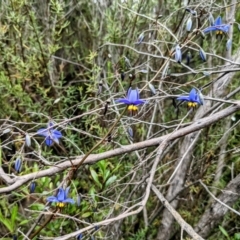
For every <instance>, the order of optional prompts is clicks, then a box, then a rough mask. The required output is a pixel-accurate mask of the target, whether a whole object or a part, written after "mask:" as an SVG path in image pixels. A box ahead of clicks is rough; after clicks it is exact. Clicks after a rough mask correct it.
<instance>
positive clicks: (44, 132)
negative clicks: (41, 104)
mask: <svg viewBox="0 0 240 240" xmlns="http://www.w3.org/2000/svg"><path fill="white" fill-rule="evenodd" d="M53 125H54V124H53V123H51V122H50V123H49V124H48V127H47V128H41V129H39V130H38V131H37V134H38V135H40V136H43V137H45V143H46V145H47V146H51V145H52V144H53V142H56V143H58V144H59V138H61V137H62V133H61V132H60V131H57V130H55V129H53V128H52V127H53Z"/></svg>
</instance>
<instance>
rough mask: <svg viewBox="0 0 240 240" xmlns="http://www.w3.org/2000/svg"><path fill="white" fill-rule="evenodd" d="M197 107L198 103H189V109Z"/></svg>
mask: <svg viewBox="0 0 240 240" xmlns="http://www.w3.org/2000/svg"><path fill="white" fill-rule="evenodd" d="M196 106H197V103H195V102H188V107H190V108H191V107H192V108H195V107H196Z"/></svg>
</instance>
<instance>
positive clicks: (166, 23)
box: [0, 0, 240, 240]
mask: <svg viewBox="0 0 240 240" xmlns="http://www.w3.org/2000/svg"><path fill="white" fill-rule="evenodd" d="M186 8H189V9H194V10H196V11H197V16H193V15H192V14H191V13H189V12H188V11H186V10H185V9H186ZM0 9H1V14H0V38H1V41H0V50H1V51H0V52H1V58H0V61H1V64H0V102H1V106H2V107H1V108H0V119H1V129H0V131H1V149H0V150H1V154H0V156H1V158H0V160H1V175H2V174H3V173H5V174H7V176H8V177H9V178H10V179H12V182H11V181H9V182H8V181H6V179H5V178H2V177H1V176H0V178H1V179H0V185H1V188H4V187H5V188H4V189H6V191H5V190H3V193H2V194H1V196H0V230H1V231H0V235H1V239H12V238H16V237H17V238H18V239H32V238H35V239H53V238H56V237H60V236H64V235H66V234H69V233H74V232H76V231H78V230H81V229H85V228H86V227H89V228H88V229H87V230H84V231H83V233H82V236H81V237H82V239H89V238H90V239H129V240H130V239H131V240H133V239H134V240H137V239H165V240H166V239H180V237H181V239H190V237H189V236H188V235H187V234H186V233H185V232H184V234H183V235H181V233H182V231H181V227H180V226H179V224H178V223H177V222H175V221H173V220H171V218H169V216H167V215H166V212H165V210H164V207H163V205H162V203H161V202H160V201H159V199H158V198H157V197H156V195H155V194H154V193H152V192H151V194H150V196H149V198H148V199H147V202H146V204H145V205H144V206H143V209H142V211H139V212H137V211H136V212H132V214H129V215H128V216H127V215H126V217H124V218H121V219H117V220H112V221H111V219H114V218H115V217H117V216H120V215H121V214H123V213H127V212H131V211H134V209H135V208H134V207H133V206H137V205H138V204H140V205H141V203H142V200H143V199H144V196H145V194H146V192H145V190H146V184H147V181H146V180H147V179H148V178H149V175H150V172H151V171H152V166H153V163H154V159H155V158H156V157H157V155H158V146H151V147H148V148H144V146H143V147H142V149H141V150H137V151H132V152H131V153H126V154H122V155H118V156H115V155H113V157H106V159H104V160H102V161H99V162H95V163H93V164H83V165H81V166H80V168H79V169H78V170H77V172H76V173H75V175H74V176H73V177H72V181H71V182H70V186H71V191H70V196H71V198H73V199H74V200H75V202H76V203H75V204H74V205H67V206H66V207H65V208H64V209H63V210H62V211H59V210H57V209H56V208H55V205H54V204H53V205H49V204H47V202H46V197H48V196H50V195H54V194H56V190H57V189H58V187H59V186H61V185H62V184H63V185H66V183H67V179H68V177H69V175H68V174H69V171H71V170H72V168H74V167H71V168H67V169H64V170H62V171H60V172H53V173H52V174H50V175H46V176H43V177H40V178H39V177H38V176H37V173H38V172H40V171H43V170H46V169H49V168H50V167H52V166H53V165H56V164H59V163H63V162H65V161H69V160H74V159H77V158H79V156H82V155H84V154H86V153H88V151H90V149H91V148H92V147H94V146H95V145H96V144H97V143H98V142H99V140H101V139H103V138H104V136H105V134H106V133H107V131H108V130H109V128H110V127H111V126H112V125H113V124H114V123H115V122H116V121H117V119H118V117H119V116H120V114H121V113H122V112H123V110H124V107H123V106H122V105H119V104H117V103H116V102H115V101H114V100H116V99H117V98H120V97H123V96H124V95H125V93H126V91H127V89H128V87H129V86H130V85H131V86H132V87H133V88H136V87H138V89H139V90H140V92H141V98H143V99H147V100H148V103H147V104H144V105H143V106H141V107H140V109H139V113H138V114H137V115H136V116H133V117H130V116H129V115H128V114H127V113H125V114H124V115H123V117H121V118H120V120H119V122H118V123H117V126H116V127H115V128H114V129H113V131H112V133H111V134H109V135H108V136H107V138H106V139H104V141H102V143H101V145H99V146H98V147H97V148H96V149H94V151H93V152H92V153H94V154H101V153H105V152H107V151H109V150H112V149H118V148H121V147H122V146H124V145H129V146H131V144H132V143H138V142H141V141H144V140H149V139H153V138H156V137H159V136H164V135H166V134H169V133H172V132H174V131H176V130H177V129H180V128H184V127H185V126H187V125H189V124H191V122H192V121H195V120H196V119H199V118H202V117H205V116H211V115H212V114H213V113H216V112H218V111H220V110H222V109H224V108H226V107H228V106H229V103H222V104H221V105H220V104H219V102H218V100H219V99H220V100H221V99H229V97H227V96H228V94H232V95H230V100H237V99H239V90H238V83H239V79H238V77H239V73H238V71H239V68H237V66H239V62H240V59H239V58H238V55H239V42H240V38H239V29H238V28H239V27H238V24H237V22H238V21H239V22H240V19H239V18H240V16H239V11H238V9H239V4H238V3H236V2H235V1H224V2H223V1H200V2H199V1H162V0H159V1H157V0H149V1H144V0H139V1H132V0H128V1H117V0H114V1H111V0H107V1H85V0H82V1H76V0H50V1H49V0H42V1H29V0H2V1H1V3H0ZM210 13H211V14H212V15H213V16H214V18H216V17H217V16H218V15H221V16H222V18H223V22H224V23H228V22H233V21H234V20H235V23H234V24H233V25H232V28H231V31H230V32H229V35H228V36H227V35H224V36H223V38H222V39H220V40H219V39H216V38H215V34H214V33H210V34H207V35H206V36H205V37H204V38H203V37H202V36H201V34H200V33H199V32H196V31H193V29H196V28H199V29H204V28H206V27H207V26H208V25H209V20H208V18H209V15H210ZM188 18H191V19H192V21H193V27H192V31H191V32H187V31H186V23H187V20H188ZM141 33H144V36H145V38H144V40H143V42H142V43H141V44H137V39H138V36H139V35H140V34H141ZM228 38H231V39H232V41H233V44H232V48H231V49H230V50H229V51H226V42H227V40H228ZM177 43H179V44H180V46H181V49H182V54H183V61H182V64H178V63H176V61H175V60H174V48H175V46H176V44H177ZM200 47H201V48H202V49H204V51H205V52H206V53H207V61H206V62H203V61H202V60H201V58H200V57H199V49H200ZM188 52H190V54H191V60H190V63H189V65H187V64H186V57H187V54H188ZM125 58H128V59H129V60H130V64H131V66H128V64H127V63H126V61H125ZM234 67H235V68H236V69H233V68H234ZM230 69H233V70H232V71H230ZM149 83H151V84H152V85H153V86H154V88H155V89H156V94H153V93H152V91H151V89H150V88H149ZM192 87H196V88H199V89H201V90H202V93H203V95H204V96H206V104H205V105H204V106H200V108H199V109H197V110H195V111H189V109H187V107H186V105H185V104H182V105H180V106H178V108H176V101H175V99H176V96H177V95H181V94H184V93H185V94H187V93H188V92H189V91H190V90H191V88H192ZM210 98H214V101H213V100H209V99H210ZM217 104H218V105H217ZM106 105H107V106H108V111H107V113H106V114H104V109H105V107H106ZM49 121H52V122H54V123H56V124H57V125H56V126H57V129H58V130H59V131H61V132H62V134H63V138H62V139H61V141H60V143H59V144H57V143H55V144H54V145H53V146H52V147H47V146H45V143H44V138H42V137H40V136H38V135H37V134H36V131H37V130H38V129H40V128H43V127H46V125H47V123H48V122H49ZM238 123H239V113H235V114H234V115H232V116H229V117H227V118H225V119H223V120H219V121H218V122H216V123H214V124H213V125H211V126H208V127H206V128H204V129H203V130H201V131H200V132H197V133H194V134H195V135H194V139H195V140H194V144H191V143H192V141H193V140H191V139H190V137H189V138H187V136H186V137H185V138H184V136H183V137H182V138H178V139H176V140H174V141H173V142H171V143H169V145H168V147H167V148H166V150H165V151H164V153H163V155H162V156H161V161H160V163H159V164H158V166H157V168H156V169H155V176H154V181H153V182H154V185H155V186H157V187H158V189H159V190H160V191H161V193H162V194H163V195H164V196H166V198H167V200H168V201H170V202H171V201H173V200H174V201H175V203H173V206H174V207H175V208H176V209H177V211H178V212H179V213H180V215H181V216H182V218H183V219H184V220H185V221H186V222H187V223H189V224H190V225H192V226H198V224H199V221H200V219H201V217H202V216H204V213H205V212H206V210H207V209H209V208H210V206H211V204H213V203H214V200H213V198H212V197H211V196H210V195H209V193H208V192H207V191H205V190H204V188H203V186H202V185H201V184H200V183H199V180H202V182H203V183H204V184H205V185H207V186H208V187H209V189H210V191H211V192H212V194H213V195H215V196H218V195H219V194H221V193H222V192H224V189H225V187H226V186H227V185H228V184H229V182H230V181H231V180H232V179H234V178H235V177H236V176H237V175H238V174H239V171H240V162H239V157H238V155H239V153H238V152H239V149H238V148H239V134H240V133H239V124H238ZM129 132H130V134H129ZM131 132H132V133H133V136H131V135H132V134H131ZM26 136H30V138H31V145H30V146H28V144H27V143H26ZM191 136H193V135H191ZM195 137H196V138H195ZM190 145H191V146H190ZM185 157H186V158H188V159H189V160H186V161H185V160H184V163H183V164H182V165H181V166H182V168H180V171H181V173H182V174H183V175H180V174H179V172H178V171H177V172H176V173H174V170H175V169H176V167H177V165H178V163H179V161H180V160H181V159H182V158H185ZM18 158H20V159H21V162H22V166H21V171H20V173H17V172H16V170H15V169H14V166H15V165H14V164H15V162H16V160H17V159H18ZM30 173H36V179H31V181H28V182H27V183H25V184H23V185H22V186H21V187H18V188H16V189H15V188H13V189H11V185H13V183H14V182H15V181H18V177H20V178H19V179H22V178H23V177H24V176H25V175H27V174H30ZM173 173H174V174H173ZM2 176H3V175H2ZM21 177H22V178H21ZM171 180H172V181H171ZM33 182H34V183H35V184H36V188H35V189H34V193H30V192H29V187H30V186H31V184H33ZM176 186H178V187H176ZM173 188H174V189H175V190H176V191H177V192H174V191H172V189H173ZM179 188H181V189H179ZM236 194H238V192H237V193H236ZM174 201H173V202H174ZM174 204H175V205H174ZM231 207H233V208H234V209H236V210H237V211H238V209H239V200H236V201H233V203H232V206H231ZM54 211H55V213H56V211H57V213H56V214H55V215H54V216H53V215H51V212H54ZM50 216H51V219H50V221H49V222H48V219H49V217H50ZM108 219H110V221H109V222H108V224H104V225H99V224H98V223H99V222H100V221H103V220H108ZM219 220H220V222H218V223H217V222H216V224H215V222H214V223H213V224H212V227H211V231H209V232H206V236H204V237H205V238H206V239H234V240H236V239H240V231H239V227H240V225H239V222H238V221H239V216H238V215H237V214H235V213H233V212H232V211H229V212H228V213H226V214H225V215H224V216H221V217H220V218H219ZM165 223H169V224H167V225H166V224H165ZM170 229H171V230H170ZM38 230H39V232H37V231H38ZM196 231H197V232H198V230H196ZM34 234H35V235H34ZM75 235H77V236H78V238H79V239H80V238H81V237H80V235H78V234H77V233H76V234H75ZM75 235H74V236H75ZM200 235H201V234H200Z"/></svg>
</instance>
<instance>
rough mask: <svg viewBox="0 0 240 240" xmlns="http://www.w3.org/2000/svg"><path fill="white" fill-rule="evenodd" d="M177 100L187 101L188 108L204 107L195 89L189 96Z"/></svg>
mask: <svg viewBox="0 0 240 240" xmlns="http://www.w3.org/2000/svg"><path fill="white" fill-rule="evenodd" d="M177 100H182V101H186V102H188V107H193V108H194V107H196V106H197V104H200V105H202V104H203V102H202V101H201V99H200V98H199V94H198V91H197V90H196V89H195V88H193V89H192V90H191V91H190V93H189V95H188V96H180V97H178V98H177Z"/></svg>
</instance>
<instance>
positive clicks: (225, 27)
mask: <svg viewBox="0 0 240 240" xmlns="http://www.w3.org/2000/svg"><path fill="white" fill-rule="evenodd" d="M229 28H230V24H223V23H222V18H221V17H220V16H218V17H217V18H216V20H215V22H214V24H213V25H212V26H210V27H207V28H205V29H203V32H204V33H209V32H216V37H217V38H218V37H220V38H222V36H223V33H228V31H229Z"/></svg>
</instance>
